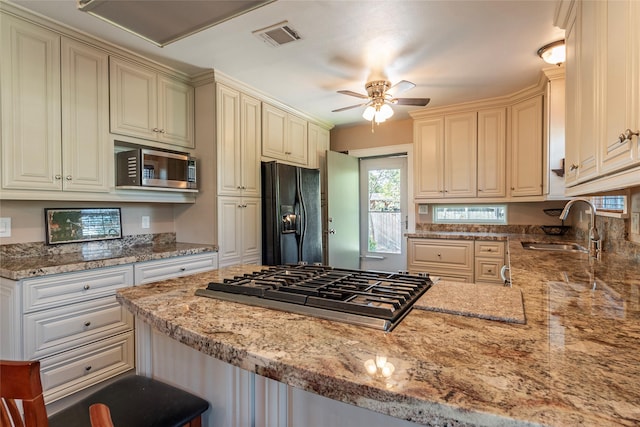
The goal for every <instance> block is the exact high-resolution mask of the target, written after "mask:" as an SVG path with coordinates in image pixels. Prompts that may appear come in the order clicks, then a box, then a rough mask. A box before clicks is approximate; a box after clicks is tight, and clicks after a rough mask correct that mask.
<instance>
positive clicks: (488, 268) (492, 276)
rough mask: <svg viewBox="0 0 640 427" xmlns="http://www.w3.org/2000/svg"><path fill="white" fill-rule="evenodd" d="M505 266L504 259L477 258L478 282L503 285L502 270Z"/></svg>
mask: <svg viewBox="0 0 640 427" xmlns="http://www.w3.org/2000/svg"><path fill="white" fill-rule="evenodd" d="M503 265H504V259H498V258H476V262H475V268H476V279H475V281H476V282H489V283H500V284H501V283H502V279H501V278H500V269H501V268H502V266H503Z"/></svg>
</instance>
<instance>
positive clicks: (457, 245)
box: [407, 238, 474, 282]
mask: <svg viewBox="0 0 640 427" xmlns="http://www.w3.org/2000/svg"><path fill="white" fill-rule="evenodd" d="M408 243H409V244H408V245H407V253H408V257H409V261H408V263H407V266H408V268H409V273H412V274H414V273H419V272H427V273H429V274H430V275H431V276H437V277H440V278H441V279H443V280H451V281H455V282H473V250H474V244H473V240H446V239H413V238H410V239H409V241H408Z"/></svg>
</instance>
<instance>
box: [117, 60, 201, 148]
mask: <svg viewBox="0 0 640 427" xmlns="http://www.w3.org/2000/svg"><path fill="white" fill-rule="evenodd" d="M110 79H111V81H110V96H111V115H110V118H111V132H113V133H116V134H122V135H127V136H132V137H137V138H144V139H149V140H153V141H158V142H162V143H166V144H171V145H177V146H180V147H184V148H193V147H194V140H193V117H194V112H193V109H194V90H193V87H191V86H189V85H188V84H186V83H184V82H182V81H180V80H177V79H173V78H170V77H168V76H165V75H164V74H161V73H158V72H156V71H155V70H152V69H149V68H145V67H142V66H139V65H137V64H133V63H131V62H128V61H125V60H121V59H119V58H115V57H111V58H110Z"/></svg>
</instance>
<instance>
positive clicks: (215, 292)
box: [196, 265, 433, 331]
mask: <svg viewBox="0 0 640 427" xmlns="http://www.w3.org/2000/svg"><path fill="white" fill-rule="evenodd" d="M432 285H433V283H432V282H431V279H430V278H429V276H428V275H426V274H425V275H420V276H415V275H408V274H401V273H388V272H377V271H364V270H349V269H338V268H332V267H329V266H324V265H322V266H321V265H284V266H277V267H270V268H266V269H263V270H261V271H259V272H255V273H251V274H244V275H242V276H236V277H234V278H232V279H224V280H223V281H222V282H211V283H209V285H208V286H207V288H206V289H198V290H197V291H196V295H199V296H205V297H211V298H217V299H223V300H226V301H232V302H240V303H244V304H251V305H256V306H260V307H266V308H274V309H279V310H284V311H290V312H295V313H299V314H306V315H311V316H316V317H322V318H325V319H329V320H337V321H343V322H348V323H354V324H358V325H363V326H369V327H374V328H377V329H383V330H385V331H390V330H391V329H393V328H394V327H395V326H396V325H397V324H398V323H399V322H400V320H402V318H403V317H404V316H405V315H406V314H407V313H408V312H409V311H410V309H411V306H412V305H413V303H414V302H415V301H416V300H417V299H418V298H420V297H421V296H422V294H424V293H425V292H426V291H427V290H428V289H429V288H430V287H431V286H432Z"/></svg>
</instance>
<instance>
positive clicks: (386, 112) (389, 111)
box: [380, 104, 393, 120]
mask: <svg viewBox="0 0 640 427" xmlns="http://www.w3.org/2000/svg"><path fill="white" fill-rule="evenodd" d="M380 114H382V116H383V117H384V119H385V120H386V119H389V118H391V116H393V108H391V106H390V105H389V104H382V106H381V107H380Z"/></svg>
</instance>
